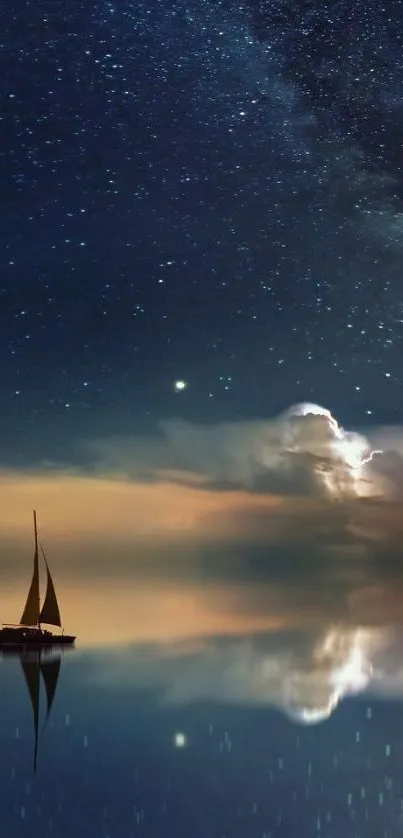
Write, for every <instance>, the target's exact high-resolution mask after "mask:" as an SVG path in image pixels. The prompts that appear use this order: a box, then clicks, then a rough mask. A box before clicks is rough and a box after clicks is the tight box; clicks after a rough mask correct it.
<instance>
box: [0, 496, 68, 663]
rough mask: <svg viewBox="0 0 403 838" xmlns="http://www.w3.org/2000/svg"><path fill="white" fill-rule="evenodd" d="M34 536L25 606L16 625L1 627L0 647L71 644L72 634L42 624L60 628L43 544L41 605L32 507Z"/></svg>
mask: <svg viewBox="0 0 403 838" xmlns="http://www.w3.org/2000/svg"><path fill="white" fill-rule="evenodd" d="M34 537H35V552H34V569H33V574H32V580H31V585H30V588H29V591H28V596H27V600H26V603H25V608H24V610H23V612H22V616H21V620H20V622H19V623H18V624H17V625H15V624H11V623H8V624H7V625H5V626H3V628H2V629H0V648H5V647H12V646H14V647H16V648H21V647H31V648H32V647H39V646H46V645H51V646H54V645H69V644H70V645H71V644H72V643H74V641H75V639H76V638H75V637H73V635H70V634H64V631H63V630H62V633H61V634H55V633H54V632H51V631H47V630H45V629H43V628H42V624H43V623H45V624H46V625H52V626H57V627H59V628H62V622H61V618H60V609H59V603H58V601H57V596H56V591H55V586H54V584H53V579H52V575H51V572H50V570H49V565H48V562H47V559H46V556H45V552H44V550H43V547H42V545H41V551H42V557H43V560H44V563H45V567H46V575H47V583H46V594H45V599H44V602H43V605H42V608H41V605H40V597H39V549H38V528H37V522H36V512H35V510H34Z"/></svg>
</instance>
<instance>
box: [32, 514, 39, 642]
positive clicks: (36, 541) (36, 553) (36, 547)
mask: <svg viewBox="0 0 403 838" xmlns="http://www.w3.org/2000/svg"><path fill="white" fill-rule="evenodd" d="M33 512H34V534H35V557H34V562H35V561H36V566H37V568H38V620H37V626H38V629H40V627H41V593H40V588H39V554H38V525H37V522H36V509H34V510H33Z"/></svg>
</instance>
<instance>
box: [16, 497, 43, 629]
mask: <svg viewBox="0 0 403 838" xmlns="http://www.w3.org/2000/svg"><path fill="white" fill-rule="evenodd" d="M34 535H35V553H34V570H33V574H32V580H31V585H30V588H29V591H28V596H27V600H26V603H25V608H24V611H23V613H22V617H21V620H20V625H24V626H35V625H36V626H37V627H38V628H39V626H40V606H39V556H38V531H37V524H36V512H35V510H34Z"/></svg>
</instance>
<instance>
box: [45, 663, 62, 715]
mask: <svg viewBox="0 0 403 838" xmlns="http://www.w3.org/2000/svg"><path fill="white" fill-rule="evenodd" d="M60 664H61V659H60V658H56V659H55V660H51V661H42V662H41V672H42V678H43V683H44V684H45V690H46V699H47V703H48V708H47V713H46V721H47V720H48V718H49V716H50V711H51V709H52V704H53V699H54V697H55V693H56V688H57V682H58V680H59V672H60Z"/></svg>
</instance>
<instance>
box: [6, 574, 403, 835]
mask: <svg viewBox="0 0 403 838" xmlns="http://www.w3.org/2000/svg"><path fill="white" fill-rule="evenodd" d="M332 584H333V586H334V584H335V581H334V580H333V583H332ZM153 586H154V587H153ZM394 588H395V585H394V584H393V580H392V582H391V588H390V591H389V594H388V592H386V593H387V594H388V596H389V598H388V596H387V597H386V601H384V600H385V592H383V594H382V592H379V590H378V589H374V586H373V585H370V586H369V588H368V589H365V588H363V586H362V584H361V585H360V586H359V590H357V591H356V592H355V593H354V591H353V590H352V586H351V584H350V585H349V586H347V589H348V599H349V601H350V603H352V604H353V606H354V608H350V613H349V614H347V612H346V608H345V602H344V603H343V598H342V597H339V600H338V601H339V603H340V609H339V610H338V609H337V608H333V612H332V611H331V608H330V602H331V598H329V597H328V595H327V593H326V589H325V587H324V586H321V587H320V589H318V592H317V594H315V593H314V592H313V587H312V584H309V585H306V584H305V586H303V585H302V583H300V584H299V585H296V584H293V585H292V584H286V583H285V582H284V581H283V582H282V583H281V584H279V585H277V586H276V585H274V586H273V584H266V585H265V586H264V585H262V584H261V583H260V584H255V585H246V584H243V583H241V582H240V583H239V584H238V585H236V586H232V587H231V586H230V585H229V584H228V583H227V584H226V586H225V587H223V586H222V585H221V584H218V583H217V584H213V583H211V582H210V583H209V584H208V585H206V584H204V585H202V584H201V583H200V582H199V583H198V584H197V585H196V584H195V583H192V584H190V583H188V584H184V583H183V584H182V585H179V584H178V582H177V581H176V582H175V585H174V586H173V585H172V584H168V583H167V582H166V583H163V582H162V581H161V580H160V582H159V584H157V581H156V580H154V583H152V582H151V581H150V582H148V583H147V585H146V584H145V582H144V580H143V582H142V583H141V582H140V580H138V583H137V585H136V586H134V587H133V601H132V607H131V609H128V611H127V614H126V618H124V615H122V626H123V625H124V626H125V633H126V635H130V630H131V631H132V635H133V636H132V640H131V641H129V640H127V637H126V639H125V640H124V641H123V640H122V641H121V642H119V643H118V642H117V641H116V640H114V642H113V644H111V645H109V646H105V643H104V642H103V641H101V640H100V641H99V642H97V640H96V637H91V642H90V643H86V638H85V637H83V638H82V640H81V642H80V640H79V642H78V644H77V648H76V650H75V651H72V652H70V653H65V654H64V655H63V656H62V657H61V659H60V670H58V666H57V664H56V665H55V663H54V660H55V656H51V657H50V658H49V657H45V658H43V659H41V661H38V659H37V658H36V657H35V655H31V656H30V657H29V658H28V659H23V660H21V659H20V658H15V657H7V658H4V657H3V658H2V660H1V666H0V684H1V700H2V705H1V706H2V724H1V727H0V736H1V741H0V747H1V753H2V759H1V763H0V771H1V790H2V791H1V803H0V815H1V823H2V834H4V835H5V836H7V838H14V836H25V835H28V834H29V835H30V836H35V838H36V836H38V838H39V837H40V838H42V836H45V835H48V834H50V835H55V836H59V837H60V838H71V836H72V835H78V836H81V835H83V836H84V835H85V836H91V838H92V836H94V838H95V836H96V837H97V838H132V836H136V838H137V837H138V836H145V838H157V836H158V838H160V836H161V835H164V834H165V835H169V836H175V838H181V837H182V836H183V838H185V836H186V838H189V836H192V838H199V836H200V838H232V836H239V838H241V836H242V838H244V836H251V838H274V837H275V836H276V838H277V836H279V838H283V836H284V838H286V837H287V838H288V836H290V838H291V836H329V838H333V836H334V838H336V836H337V837H338V836H351V838H353V836H354V837H355V836H363V837H364V838H367V836H374V838H375V836H376V838H378V837H379V836H391V837H393V836H400V835H401V834H402V829H403V702H402V701H401V700H400V696H401V695H403V666H402V663H403V660H402V656H401V649H402V648H403V645H402V643H401V639H402V637H403V635H402V632H401V628H400V627H399V625H398V624H397V622H396V619H394V623H393V624H392V623H391V622H389V623H388V621H387V619H386V612H388V613H389V615H390V614H391V607H392V606H391V601H390V597H391V591H392V590H393V589H394ZM153 590H154V600H153ZM336 590H337V588H336ZM146 593H147V596H146ZM126 594H127V592H126ZM96 596H98V606H99V608H100V607H101V602H102V601H103V600H101V598H100V595H99V592H98V593H96ZM116 596H117V595H116ZM382 596H383V599H382ZM94 597H95V594H94ZM142 598H143V606H145V605H146V606H147V607H146V608H145V607H143V610H142V611H141V613H140V616H139V614H138V613H137V612H136V606H138V608H140V604H141V601H142ZM123 601H124V602H125V603H126V604H127V599H123ZM382 603H383V604H382ZM252 604H253V607H252ZM89 605H90V602H89ZM161 609H162V614H163V615H165V617H166V620H165V626H166V630H165V633H164V620H161V619H160V620H158V614H160V617H161ZM117 612H118V607H117V604H116V603H115V613H117ZM91 613H93V614H95V613H96V605H95V599H94V602H93V603H92V611H91ZM153 614H154V615H155V620H154V621H153ZM174 614H176V615H177V616H176V621H175V619H174V616H173V615H174ZM354 614H356V619H354ZM169 615H171V617H170V616H169ZM370 616H371V619H369V618H370ZM102 625H103V620H102V619H101V618H100V619H99V633H100V636H102V631H101V626H102ZM87 640H88V638H87ZM52 662H53V663H52ZM35 673H36V674H35ZM49 673H50V674H49ZM39 677H40V678H41V680H40V682H39ZM39 686H40V701H39V717H38V725H37V727H38V754H37V766H36V771H34V764H33V763H34V751H35V710H36V701H37V693H36V690H37V689H38V687H39ZM46 687H47V688H48V699H47V695H46ZM53 692H54V696H53ZM47 700H49V701H50V703H51V704H52V707H51V713H50V717H49V719H48V721H47V723H46V714H47Z"/></svg>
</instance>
